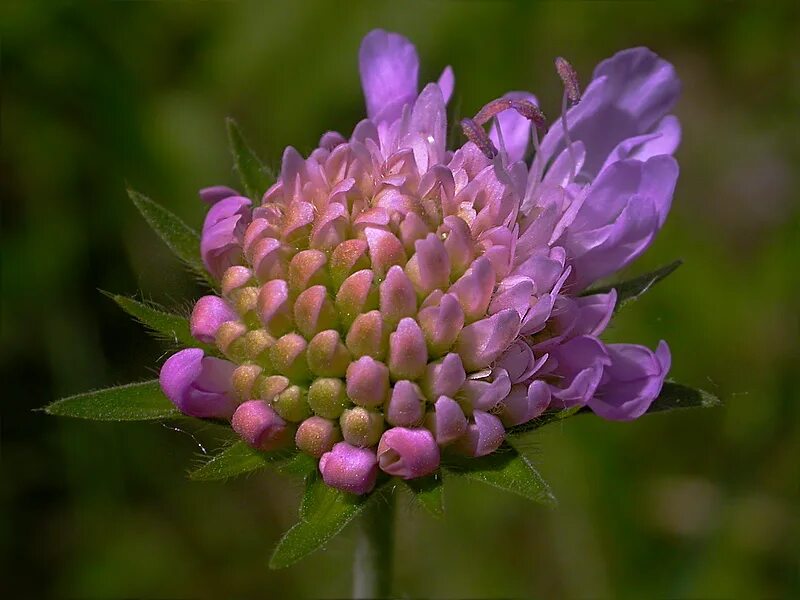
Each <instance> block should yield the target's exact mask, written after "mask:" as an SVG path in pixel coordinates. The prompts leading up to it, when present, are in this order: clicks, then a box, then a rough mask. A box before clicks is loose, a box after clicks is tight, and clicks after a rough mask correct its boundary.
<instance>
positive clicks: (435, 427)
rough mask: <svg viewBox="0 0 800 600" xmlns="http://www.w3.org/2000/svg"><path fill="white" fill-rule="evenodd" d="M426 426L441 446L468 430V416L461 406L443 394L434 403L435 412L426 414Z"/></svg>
mask: <svg viewBox="0 0 800 600" xmlns="http://www.w3.org/2000/svg"><path fill="white" fill-rule="evenodd" d="M425 427H426V429H428V430H429V431H430V432H431V433H432V434H433V436H434V438H436V443H437V444H439V445H440V446H444V445H446V444H450V443H451V442H454V441H456V440H457V439H458V438H460V437H461V436H462V435H464V433H465V432H466V431H467V417H465V416H464V411H463V410H461V406H460V405H459V404H458V402H456V401H455V400H453V399H452V398H448V397H447V396H441V397H440V398H439V399H438V400H437V401H436V403H435V404H434V405H433V412H429V413H428V414H427V415H425Z"/></svg>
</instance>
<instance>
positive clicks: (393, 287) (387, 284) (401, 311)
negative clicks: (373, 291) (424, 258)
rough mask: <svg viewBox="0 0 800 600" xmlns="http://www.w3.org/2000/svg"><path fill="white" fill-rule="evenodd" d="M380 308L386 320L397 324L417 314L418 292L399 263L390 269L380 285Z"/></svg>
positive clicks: (392, 324) (390, 323) (391, 324)
mask: <svg viewBox="0 0 800 600" xmlns="http://www.w3.org/2000/svg"><path fill="white" fill-rule="evenodd" d="M379 296H380V310H381V315H382V316H383V319H384V321H386V323H388V324H389V325H390V326H394V325H396V324H397V323H398V322H399V321H400V319H402V318H403V317H413V316H414V315H416V314H417V294H416V293H415V292H414V286H412V285H411V280H410V279H409V278H408V276H407V275H406V274H405V272H404V271H403V269H401V268H400V267H398V266H397V265H395V266H393V267H392V268H390V269H389V272H388V273H386V279H384V280H383V282H382V283H381V285H380V288H379Z"/></svg>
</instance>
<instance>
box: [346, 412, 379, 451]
mask: <svg viewBox="0 0 800 600" xmlns="http://www.w3.org/2000/svg"><path fill="white" fill-rule="evenodd" d="M339 425H340V426H341V428H342V436H343V437H344V439H345V441H346V442H348V443H350V444H352V445H353V446H361V447H368V446H374V445H375V444H377V443H378V440H380V439H381V433H383V415H382V414H381V413H379V412H375V411H371V410H367V409H366V408H364V407H362V406H355V407H353V408H348V409H347V410H345V411H344V412H343V413H342V416H341V417H339Z"/></svg>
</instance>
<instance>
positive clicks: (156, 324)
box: [101, 290, 213, 351]
mask: <svg viewBox="0 0 800 600" xmlns="http://www.w3.org/2000/svg"><path fill="white" fill-rule="evenodd" d="M101 291H102V290H101ZM103 293H104V294H105V295H106V296H108V297H109V298H111V299H112V300H113V301H114V302H116V303H117V305H119V307H120V308H122V310H124V311H125V312H126V313H128V314H129V315H131V316H132V317H133V318H135V319H136V320H137V321H139V322H140V323H141V324H142V325H144V326H145V327H147V328H148V329H150V330H152V331H154V332H155V333H157V334H159V335H160V336H161V337H163V338H164V339H166V340H169V341H171V342H173V343H175V344H176V345H178V346H184V347H189V348H203V349H204V350H208V351H212V350H213V349H212V348H211V347H210V346H208V345H207V344H202V343H200V342H198V341H197V340H196V339H194V338H193V337H192V334H191V333H190V332H189V319H187V318H186V317H182V316H180V315H176V314H173V313H168V312H165V311H163V310H159V309H158V308H156V307H155V306H154V305H152V304H148V303H144V302H139V301H138V300H134V299H133V298H128V297H127V296H121V295H119V294H111V293H109V292H103Z"/></svg>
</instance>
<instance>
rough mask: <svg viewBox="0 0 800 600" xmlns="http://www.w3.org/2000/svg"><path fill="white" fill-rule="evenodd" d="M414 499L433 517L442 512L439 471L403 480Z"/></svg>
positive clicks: (438, 515) (442, 493)
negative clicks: (426, 475)
mask: <svg viewBox="0 0 800 600" xmlns="http://www.w3.org/2000/svg"><path fill="white" fill-rule="evenodd" d="M403 483H405V484H406V487H407V488H408V489H409V490H410V491H411V495H412V496H413V497H414V500H415V501H416V502H417V503H419V505H420V506H422V507H423V508H424V509H425V510H427V511H428V512H429V513H431V514H432V515H433V516H435V517H441V516H442V515H443V514H444V482H443V480H442V475H441V473H436V474H435V475H430V476H428V477H419V478H417V479H406V480H404V481H403Z"/></svg>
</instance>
